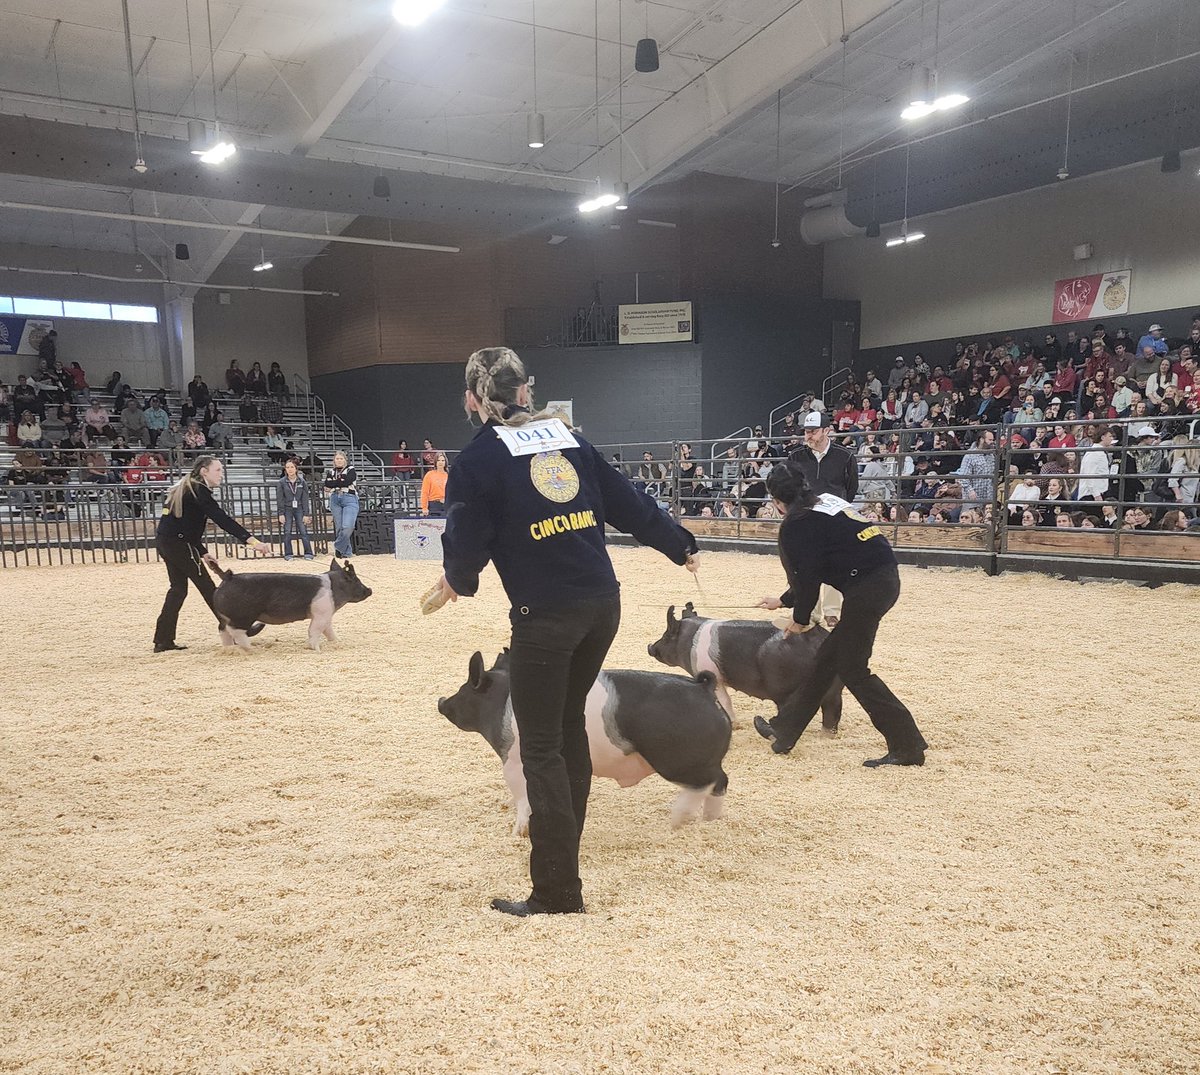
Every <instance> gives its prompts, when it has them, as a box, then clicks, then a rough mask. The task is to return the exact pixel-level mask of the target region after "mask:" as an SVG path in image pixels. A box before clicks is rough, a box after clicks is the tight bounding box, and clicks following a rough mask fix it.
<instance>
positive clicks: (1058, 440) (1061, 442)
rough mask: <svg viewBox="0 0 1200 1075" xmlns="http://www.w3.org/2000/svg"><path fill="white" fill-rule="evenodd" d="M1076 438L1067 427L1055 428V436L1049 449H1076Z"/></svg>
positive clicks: (1051, 439)
mask: <svg viewBox="0 0 1200 1075" xmlns="http://www.w3.org/2000/svg"><path fill="white" fill-rule="evenodd" d="M1075 443H1076V442H1075V438H1074V437H1073V436H1072V435H1071V434H1070V433H1069V432H1068V431H1067V427H1066V426H1062V425H1059V426H1055V427H1054V436H1053V437H1051V438H1050V444H1049V447H1050V448H1051V449H1055V448H1074V447H1075Z"/></svg>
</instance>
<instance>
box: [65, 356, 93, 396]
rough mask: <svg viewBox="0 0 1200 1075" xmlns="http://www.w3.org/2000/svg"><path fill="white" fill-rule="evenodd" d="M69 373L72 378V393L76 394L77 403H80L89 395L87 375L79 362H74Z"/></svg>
mask: <svg viewBox="0 0 1200 1075" xmlns="http://www.w3.org/2000/svg"><path fill="white" fill-rule="evenodd" d="M67 373H69V374H70V376H71V391H72V392H73V393H74V396H75V402H76V403H79V402H81V401H83V400H84V399H86V398H87V395H88V389H89V387H90V386H89V385H88V380H87V374H86V373H84V372H83V367H82V366H81V365H80V364H79V363H78V362H72V363H71V365H70V368H69V369H68V370H67Z"/></svg>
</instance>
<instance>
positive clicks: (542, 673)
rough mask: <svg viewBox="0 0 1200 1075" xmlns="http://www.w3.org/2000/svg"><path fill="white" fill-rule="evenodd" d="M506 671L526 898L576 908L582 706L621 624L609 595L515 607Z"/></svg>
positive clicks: (616, 602)
mask: <svg viewBox="0 0 1200 1075" xmlns="http://www.w3.org/2000/svg"><path fill="white" fill-rule="evenodd" d="M509 618H510V619H511V620H512V625H513V630H512V652H511V655H510V657H509V669H510V676H511V683H512V705H513V715H514V716H515V717H516V721H517V729H518V731H519V733H520V741H521V764H522V766H523V768H524V770H525V786H526V790H527V793H528V796H529V808H530V811H531V816H530V819H529V841H530V844H531V849H530V852H529V874H530V877H531V879H532V881H533V893H532V896H531V899H533V900H534V901H536V902H538V903H540V904H541V905H542V906H543V907H546V908H548V909H550V910H555V911H575V910H579V909H581V908H582V907H583V890H582V883H581V881H580V879H579V838H580V836H582V835H583V823H584V818H585V817H586V816H587V801H588V793H589V791H590V790H591V784H592V756H591V753H590V751H589V749H588V738H587V729H586V727H585V725H584V716H583V706H584V702H585V700H586V699H587V694H588V691H590V690H591V689H592V684H593V683H595V681H596V675H597V673H598V672H599V671H600V667H601V665H602V664H603V663H604V658H605V657H606V656H607V654H608V647H609V646H611V645H612V640H613V639H614V638H615V637H616V634H617V627H618V626H619V625H620V622H621V601H620V598H619V597H617V596H616V595H614V596H612V597H609V598H603V599H600V600H597V601H590V602H587V603H584V604H573V605H567V606H563V607H561V608H553V609H540V608H539V609H529V608H526V607H521V608H514V609H513V610H512V612H511V613H510V617H509Z"/></svg>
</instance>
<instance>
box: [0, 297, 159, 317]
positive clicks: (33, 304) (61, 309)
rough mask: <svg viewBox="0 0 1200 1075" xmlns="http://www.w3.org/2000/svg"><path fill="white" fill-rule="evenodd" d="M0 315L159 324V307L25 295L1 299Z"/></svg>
mask: <svg viewBox="0 0 1200 1075" xmlns="http://www.w3.org/2000/svg"><path fill="white" fill-rule="evenodd" d="M0 314H23V315H24V316H25V317H67V318H78V319H80V320H85V321H139V322H148V323H150V324H155V323H157V322H158V307H157V306H130V305H127V304H124V303H117V302H112V303H109V302H73V301H71V300H70V299H38V298H28V297H25V296H22V295H13V296H9V295H0Z"/></svg>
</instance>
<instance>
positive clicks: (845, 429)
mask: <svg viewBox="0 0 1200 1075" xmlns="http://www.w3.org/2000/svg"><path fill="white" fill-rule="evenodd" d="M858 413H859V412H858V408H857V407H855V406H854V404H853V403H852V402H851V401H850V400H846V401H845V402H844V403H843V404H842V406H841V409H840V410H838V411H837V412H836V413H835V414H834V416H833V422H834V426H835V427H836V429H837V431H838V432H839V433H849V432H850V430H852V429H854V428H855V426H857V425H858Z"/></svg>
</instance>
